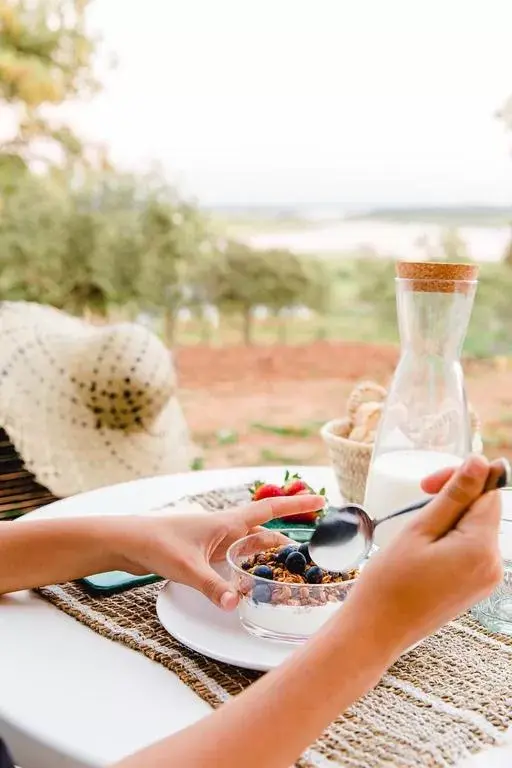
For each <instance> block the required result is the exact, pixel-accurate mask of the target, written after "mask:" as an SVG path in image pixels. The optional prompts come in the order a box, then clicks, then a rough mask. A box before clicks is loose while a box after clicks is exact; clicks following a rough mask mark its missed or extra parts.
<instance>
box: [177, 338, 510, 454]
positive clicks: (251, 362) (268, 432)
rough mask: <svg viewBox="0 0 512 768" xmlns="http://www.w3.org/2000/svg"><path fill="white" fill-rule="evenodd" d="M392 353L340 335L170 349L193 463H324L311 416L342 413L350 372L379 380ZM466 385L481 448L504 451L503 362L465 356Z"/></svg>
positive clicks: (506, 390)
mask: <svg viewBox="0 0 512 768" xmlns="http://www.w3.org/2000/svg"><path fill="white" fill-rule="evenodd" d="M397 359H398V352H397V349H396V348H395V347H389V346H384V345H373V344H357V343H343V342H339V343H332V342H316V343H313V344H308V345H304V346H281V345H273V346H262V347H243V346H230V347H222V348H215V347H207V346H202V345H197V346H187V347H181V348H178V349H177V350H176V351H175V360H176V363H177V367H178V372H179V378H180V387H181V398H182V402H183V406H184V408H185V411H186V415H187V419H188V422H189V424H190V427H191V429H192V432H193V435H194V438H195V441H196V444H197V446H198V451H197V455H198V458H200V461H199V465H200V466H204V467H205V468H213V467H221V466H243V465H254V464H292V463H302V464H322V463H326V462H327V455H326V452H325V449H324V447H323V444H322V442H321V440H320V438H319V436H318V430H319V428H320V426H321V424H322V423H323V422H325V421H327V420H328V419H331V418H335V417H337V416H341V415H343V414H344V410H345V402H346V398H347V395H348V393H349V392H350V390H351V388H352V387H353V385H354V383H355V382H357V381H358V380H361V379H365V378H371V379H374V380H376V381H379V382H380V383H382V384H384V385H386V384H387V383H388V382H389V380H390V377H391V375H392V373H393V370H394V367H395V365H396V362H397ZM466 384H467V389H468V394H469V399H470V400H471V402H472V403H473V405H474V407H475V409H476V410H477V412H478V414H479V415H480V417H481V420H482V422H483V432H484V437H485V438H486V452H487V453H488V454H489V455H490V456H496V455H501V454H504V455H507V456H508V457H509V458H511V459H512V373H511V372H510V371H509V370H508V369H507V365H506V364H505V363H504V361H500V364H499V365H498V363H493V362H471V361H470V362H468V363H467V365H466ZM290 428H292V430H293V429H295V430H297V429H299V430H300V431H301V434H300V435H297V434H293V432H292V434H289V431H290ZM274 429H275V430H277V432H280V433H281V434H277V433H275V432H273V431H272V430H274ZM283 433H284V434H283Z"/></svg>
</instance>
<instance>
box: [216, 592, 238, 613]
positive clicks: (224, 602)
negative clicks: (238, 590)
mask: <svg viewBox="0 0 512 768" xmlns="http://www.w3.org/2000/svg"><path fill="white" fill-rule="evenodd" d="M235 606H236V595H235V593H234V592H224V594H223V595H222V597H221V599H220V607H221V608H222V610H223V611H232V610H233V608H234V607H235Z"/></svg>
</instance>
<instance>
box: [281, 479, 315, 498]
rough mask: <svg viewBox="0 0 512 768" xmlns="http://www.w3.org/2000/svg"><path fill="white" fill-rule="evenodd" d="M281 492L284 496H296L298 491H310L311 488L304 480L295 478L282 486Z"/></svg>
mask: <svg viewBox="0 0 512 768" xmlns="http://www.w3.org/2000/svg"><path fill="white" fill-rule="evenodd" d="M283 493H284V495H285V496H296V495H297V494H298V493H311V489H310V487H309V485H308V484H307V483H305V482H304V480H301V479H300V478H297V479H296V480H291V481H290V482H289V483H286V485H284V486H283Z"/></svg>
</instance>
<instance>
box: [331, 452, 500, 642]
mask: <svg viewBox="0 0 512 768" xmlns="http://www.w3.org/2000/svg"><path fill="white" fill-rule="evenodd" d="M493 471H496V470H495V467H494V465H493V466H491V465H489V462H488V461H487V460H486V459H484V458H483V457H481V456H471V457H470V458H469V459H467V461H466V462H465V463H464V464H463V465H462V466H461V467H460V468H459V469H457V470H456V471H454V470H445V471H443V472H439V473H436V474H435V475H432V476H431V477H430V478H427V479H426V480H425V481H424V483H423V488H424V490H426V491H427V492H429V493H437V492H438V494H437V496H435V498H434V499H433V500H432V501H431V502H430V504H428V506H427V507H425V509H424V510H422V511H421V512H420V513H418V514H416V515H415V517H414V518H413V519H412V520H411V522H410V523H409V524H408V525H407V527H406V528H405V529H404V530H403V532H402V533H401V534H399V535H398V536H397V537H396V539H395V540H394V541H392V542H391V543H390V544H389V545H388V546H387V547H386V548H385V549H383V550H382V552H380V553H378V554H377V555H376V556H374V557H372V559H371V561H370V562H369V564H368V565H367V566H366V568H365V569H364V571H363V573H362V575H361V576H360V578H359V583H358V584H357V585H356V587H355V588H354V590H353V591H352V593H351V595H350V598H349V600H348V601H347V605H346V608H347V609H349V610H350V611H356V612H361V613H364V614H365V615H366V616H367V617H370V619H371V624H372V626H373V627H374V631H375V632H376V633H378V637H379V639H380V641H381V642H382V643H383V644H387V647H388V648H389V649H390V650H391V653H392V655H398V654H399V653H400V652H401V651H402V650H404V649H405V648H407V647H409V646H410V645H412V644H413V643H415V642H417V641H419V640H422V639H423V638H424V637H426V636H427V635H428V634H431V633H432V632H433V631H435V630H436V629H438V628H439V627H441V626H442V625H443V624H445V623H446V622H448V621H449V620H451V619H453V618H454V617H455V616H457V615H459V614H461V613H462V612H463V611H465V610H467V609H468V608H469V607H470V606H472V605H474V604H475V603H476V602H478V601H479V600H481V599H483V598H484V597H486V596H487V595H489V594H490V592H492V590H493V589H494V588H495V586H496V585H497V584H498V583H499V582H500V580H501V578H502V564H501V557H500V552H499V548H498V530H499V524H500V514H501V509H500V497H499V494H498V493H497V492H490V493H486V494H485V495H483V496H481V495H480V494H481V493H482V490H483V488H484V486H485V484H486V481H487V478H488V475H489V473H490V472H493ZM349 606H350V608H349Z"/></svg>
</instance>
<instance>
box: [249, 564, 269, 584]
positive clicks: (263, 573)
mask: <svg viewBox="0 0 512 768" xmlns="http://www.w3.org/2000/svg"><path fill="white" fill-rule="evenodd" d="M252 575H253V576H259V577H260V578H261V579H270V581H272V579H273V578H274V572H273V570H272V568H269V567H268V565H258V567H257V568H255V569H254V571H253V572H252Z"/></svg>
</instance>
